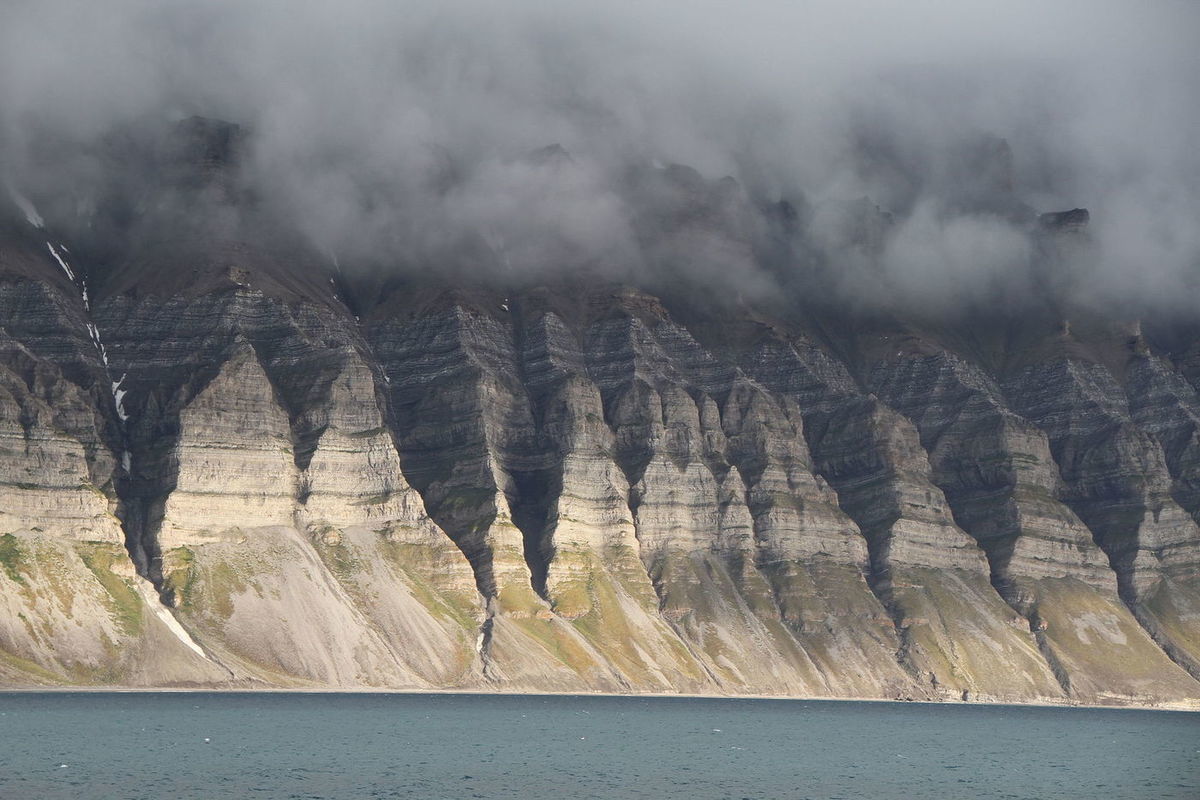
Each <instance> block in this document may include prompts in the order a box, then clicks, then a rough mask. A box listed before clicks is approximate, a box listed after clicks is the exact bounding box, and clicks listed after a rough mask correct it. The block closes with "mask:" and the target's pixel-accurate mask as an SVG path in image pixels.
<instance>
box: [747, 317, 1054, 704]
mask: <svg viewBox="0 0 1200 800" xmlns="http://www.w3.org/2000/svg"><path fill="white" fill-rule="evenodd" d="M749 363H751V364H752V369H754V370H755V371H756V373H757V374H759V375H760V376H761V377H762V379H763V380H764V381H766V382H769V383H773V384H774V386H775V387H776V388H777V389H778V390H779V391H782V392H786V393H788V394H789V395H791V396H792V397H794V398H795V399H796V401H797V402H798V403H799V404H800V407H801V408H805V409H807V413H806V414H805V432H806V434H807V437H808V440H809V442H810V444H811V446H812V450H813V454H814V457H815V461H816V465H817V469H818V470H819V471H820V472H821V474H822V475H824V476H825V477H826V478H827V479H828V480H829V482H830V484H831V485H832V486H833V488H834V489H836V490H837V493H838V499H839V502H840V503H841V505H842V507H843V508H844V509H845V510H846V512H847V513H848V514H850V516H851V517H853V518H854V520H855V522H857V523H858V525H859V527H860V528H861V529H862V532H863V535H864V536H865V537H866V540H867V543H868V546H869V550H870V556H871V583H872V588H873V589H874V590H875V592H876V594H877V595H878V596H879V598H880V600H881V601H882V602H883V603H884V605H885V607H886V608H887V609H888V611H889V613H890V614H891V615H892V617H893V619H894V621H895V622H896V625H897V629H898V631H899V633H900V635H901V637H902V648H901V657H902V659H903V661H904V663H905V664H906V665H907V667H908V668H909V670H910V671H911V672H913V673H914V674H915V675H917V676H918V677H919V678H921V679H923V680H924V681H926V682H927V683H928V685H929V686H930V687H931V689H932V690H933V691H934V692H935V693H937V694H939V695H943V696H945V695H957V696H963V695H966V696H971V695H975V696H980V695H982V696H988V697H1017V696H1029V695H1031V694H1032V695H1037V696H1042V697H1047V698H1049V697H1055V696H1058V695H1059V694H1060V693H1061V689H1060V687H1059V685H1058V684H1057V682H1056V681H1055V680H1054V677H1053V674H1052V671H1051V669H1050V668H1049V666H1048V665H1047V664H1046V662H1045V660H1044V659H1043V658H1042V657H1041V656H1040V655H1039V654H1038V652H1037V648H1036V644H1035V641H1034V639H1033V637H1032V635H1031V634H1030V632H1029V629H1028V627H1027V625H1024V624H1022V621H1021V620H1020V618H1019V617H1017V615H1016V614H1015V613H1014V612H1013V611H1012V610H1011V609H1010V608H1008V607H1007V606H1006V605H1005V604H1004V603H1003V601H1002V600H1001V598H1000V596H999V595H998V594H997V593H996V592H995V590H994V589H993V588H992V586H991V585H990V584H989V581H988V567H987V562H986V560H985V555H984V553H983V552H982V550H980V549H979V548H978V546H977V545H976V543H975V542H974V541H973V540H972V539H971V537H969V536H968V535H967V534H966V533H965V532H963V531H962V530H961V529H960V528H959V527H958V526H957V525H956V524H955V521H954V519H953V518H952V516H951V514H950V509H949V506H948V504H947V502H946V499H945V496H944V495H943V493H942V491H941V489H939V488H938V487H937V486H936V485H934V483H933V481H932V474H931V468H930V465H929V461H928V458H927V455H926V451H925V450H924V449H923V448H922V447H921V443H920V439H919V436H918V434H917V431H916V430H915V428H914V427H913V426H912V424H911V423H910V422H909V421H908V420H907V419H905V418H904V417H903V416H901V415H900V414H898V413H897V412H896V411H894V410H893V409H891V408H889V407H888V406H886V405H884V404H883V403H881V402H880V401H879V400H878V399H877V398H876V397H875V396H873V395H870V396H863V395H862V394H861V393H860V392H859V391H858V389H857V386H856V383H855V381H854V380H853V378H852V377H851V375H850V373H849V372H848V370H846V368H845V367H844V366H842V365H841V364H838V363H837V362H835V361H834V360H833V359H832V358H831V357H830V356H829V355H828V354H827V353H825V352H824V351H823V350H822V349H821V348H819V347H817V346H816V345H814V344H813V343H812V342H811V341H805V340H801V341H799V342H796V343H792V342H788V341H780V340H779V339H778V338H777V337H773V336H772V337H768V338H767V339H766V340H765V341H764V342H763V343H762V344H761V345H760V346H759V347H758V348H757V349H756V350H755V351H754V352H753V353H752V354H751V356H750V362H749ZM949 609H954V610H953V611H950V612H949V613H947V612H948V610H949ZM968 631H969V632H968Z"/></svg>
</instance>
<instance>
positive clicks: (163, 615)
mask: <svg viewBox="0 0 1200 800" xmlns="http://www.w3.org/2000/svg"><path fill="white" fill-rule="evenodd" d="M137 588H138V594H140V595H141V596H142V599H143V600H145V601H146V605H148V606H150V608H152V609H153V610H154V615H155V616H156V617H158V618H159V619H160V620H161V621H162V623H163V624H164V625H166V626H167V630H169V631H170V632H171V633H173V634H175V638H176V639H178V640H179V641H181V642H183V643H184V644H185V645H187V646H188V647H189V648H191V649H192V650H193V651H194V652H195V653H196V655H198V656H200V657H201V658H203V659H204V660H205V661H212V659H211V658H209V657H208V655H206V654H205V652H204V650H202V649H201V648H200V645H198V644H196V640H195V639H193V638H192V637H191V635H190V634H188V632H187V631H185V630H184V629H183V626H182V625H180V624H179V620H177V619H175V615H174V614H172V613H171V609H169V608H167V607H166V606H165V605H163V603H162V600H160V599H159V597H158V593H157V592H155V591H154V584H152V583H150V581H148V580H146V579H145V578H138V579H137Z"/></svg>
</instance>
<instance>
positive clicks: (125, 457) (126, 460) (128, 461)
mask: <svg viewBox="0 0 1200 800" xmlns="http://www.w3.org/2000/svg"><path fill="white" fill-rule="evenodd" d="M121 466H122V467H123V468H124V470H125V474H126V475H128V474H129V473H130V471H131V469H130V468H131V467H132V466H133V457H132V456H130V455H129V451H128V450H125V451H123V452H122V453H121Z"/></svg>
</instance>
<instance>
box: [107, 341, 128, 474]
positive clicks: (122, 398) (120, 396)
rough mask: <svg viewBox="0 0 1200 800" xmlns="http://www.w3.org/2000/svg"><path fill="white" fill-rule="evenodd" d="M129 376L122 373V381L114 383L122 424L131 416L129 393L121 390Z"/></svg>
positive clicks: (115, 401)
mask: <svg viewBox="0 0 1200 800" xmlns="http://www.w3.org/2000/svg"><path fill="white" fill-rule="evenodd" d="M106 363H107V362H106ZM128 374H129V373H127V372H123V373H121V378H120V380H116V381H113V385H112V395H113V402H114V403H116V405H117V416H118V417H120V418H121V422H125V421H126V420H127V419H129V415H128V414H126V413H125V395H126V394H128V392H126V391H125V390H124V389H122V388H121V384H122V383H124V382H125V376H126V375H128ZM126 472H128V470H126Z"/></svg>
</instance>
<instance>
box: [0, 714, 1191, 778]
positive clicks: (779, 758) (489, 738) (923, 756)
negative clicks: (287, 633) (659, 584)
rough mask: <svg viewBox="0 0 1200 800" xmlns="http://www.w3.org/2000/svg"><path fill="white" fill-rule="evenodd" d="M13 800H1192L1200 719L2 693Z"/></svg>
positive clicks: (3, 759) (3, 751)
mask: <svg viewBox="0 0 1200 800" xmlns="http://www.w3.org/2000/svg"><path fill="white" fill-rule="evenodd" d="M0 797H3V798H47V799H50V798H72V799H73V800H74V799H76V798H247V797H249V798H255V797H262V798H360V797H362V798H372V797H419V798H460V797H462V798H472V797H485V798H493V797H495V798H510V797H520V798H539V800H551V799H552V798H586V797H597V798H600V797H602V798H623V799H624V798H643V797H645V798H674V797H684V798H689V800H704V799H705V798H828V799H829V800H832V799H833V798H847V799H849V798H854V800H863V799H864V798H884V799H885V800H893V799H896V800H898V799H899V798H916V799H921V800H924V799H929V800H939V799H940V798H954V800H964V799H965V798H1036V799H1037V800H1059V798H1088V799H1089V800H1093V799H1094V798H1109V799H1110V800H1116V799H1117V798H1138V799H1139V800H1141V798H1155V799H1156V800H1161V799H1165V798H1187V799H1188V800H1196V798H1200V715H1194V714H1184V713H1171V712H1147V711H1109V710H1099V709H1050V708H1023V707H1011V706H936V705H912V704H898V703H840V702H817V701H785V700H781V701H775V700H703V699H690V698H609V697H542V696H524V697H521V696H508V697H504V696H491V695H364V694H341V695H338V694H115V693H114V694H109V693H104V694H93V693H80V694H0Z"/></svg>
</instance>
